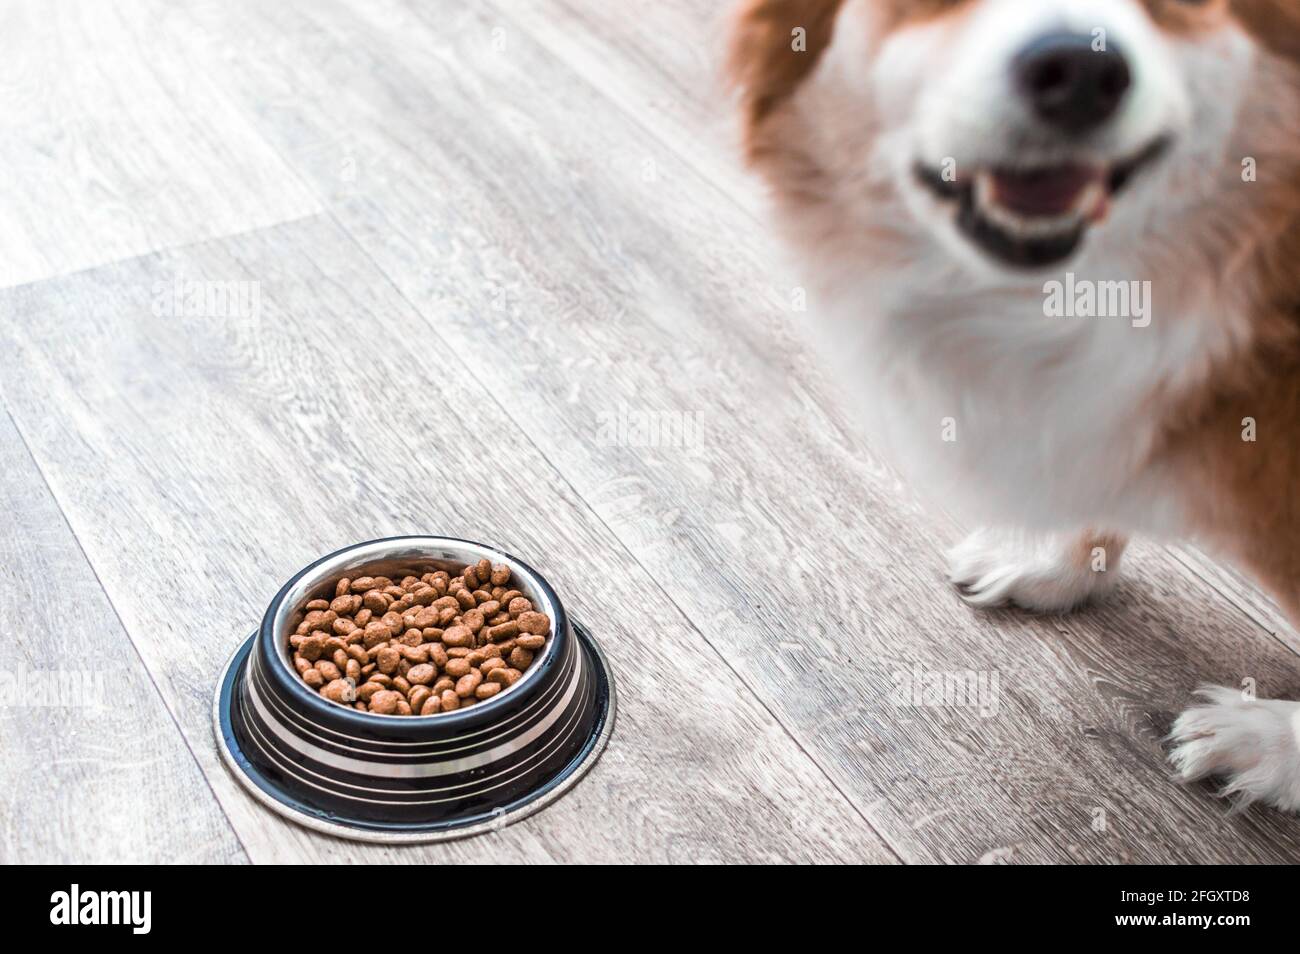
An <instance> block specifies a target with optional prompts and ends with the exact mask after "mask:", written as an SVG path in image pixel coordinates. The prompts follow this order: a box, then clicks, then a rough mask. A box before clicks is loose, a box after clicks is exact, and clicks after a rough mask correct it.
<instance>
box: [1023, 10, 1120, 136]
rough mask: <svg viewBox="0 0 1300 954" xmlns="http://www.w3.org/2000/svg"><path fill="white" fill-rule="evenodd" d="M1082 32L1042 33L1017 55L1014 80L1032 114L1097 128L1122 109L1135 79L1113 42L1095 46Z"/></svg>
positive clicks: (1080, 129)
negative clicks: (1126, 94)
mask: <svg viewBox="0 0 1300 954" xmlns="http://www.w3.org/2000/svg"><path fill="white" fill-rule="evenodd" d="M1093 44H1094V41H1093V38H1092V37H1091V36H1088V35H1087V34H1083V33H1052V34H1049V35H1047V36H1043V37H1039V38H1038V39H1037V40H1035V41H1034V42H1033V43H1031V44H1029V46H1027V47H1025V49H1023V50H1021V52H1020V54H1019V55H1018V56H1017V57H1016V62H1015V73H1016V82H1017V84H1018V85H1019V87H1020V92H1021V94H1022V95H1023V96H1024V97H1025V98H1026V99H1027V100H1028V101H1029V104H1030V105H1031V106H1032V107H1033V110H1034V113H1035V114H1036V115H1037V116H1038V117H1039V118H1040V119H1042V120H1043V121H1044V122H1046V123H1050V124H1051V125H1053V126H1055V127H1057V128H1058V129H1062V130H1064V131H1065V132H1068V133H1073V134H1079V133H1085V132H1088V131H1090V130H1093V129H1096V128H1097V127H1098V126H1100V125H1101V124H1102V123H1104V122H1105V121H1106V120H1108V119H1110V118H1111V116H1113V115H1115V111H1116V110H1117V109H1118V108H1119V104H1120V102H1121V100H1123V99H1124V94H1125V93H1126V92H1128V88H1129V86H1130V85H1131V84H1132V81H1133V76H1132V74H1131V73H1130V72H1129V68H1128V60H1126V59H1125V58H1124V54H1123V53H1121V52H1120V51H1119V50H1118V49H1116V48H1115V47H1114V46H1113V45H1111V44H1110V43H1107V45H1106V47H1105V48H1104V49H1102V50H1096V49H1093Z"/></svg>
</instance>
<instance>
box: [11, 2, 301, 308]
mask: <svg viewBox="0 0 1300 954" xmlns="http://www.w3.org/2000/svg"><path fill="white" fill-rule="evenodd" d="M167 16H168V14H167V11H166V8H165V7H160V6H157V5H153V4H146V3H139V2H127V3H102V2H98V0H11V2H8V3H5V4H4V5H3V8H2V9H0V63H3V64H4V65H3V67H0V169H3V170H4V175H5V187H4V188H3V189H0V222H3V223H4V227H3V228H0V287H3V286H6V285H16V284H20V283H23V282H30V281H36V280H39V279H41V278H47V277H49V276H51V275H58V274H63V273H66V272H71V271H76V270H78V269H82V268H88V267H90V266H94V265H99V264H102V263H104V262H110V261H114V260H116V259H120V258H125V257H129V256H132V255H138V254H140V253H142V252H149V251H152V250H154V249H157V248H162V247H165V246H169V245H179V244H183V243H185V242H191V241H195V240H198V239H204V238H210V237H212V236H217V235H224V234H228V233H232V232H239V231H243V230H245V229H249V228H257V227H261V226H265V225H270V224H272V223H275V222H282V221H286V220H289V219H293V218H297V217H299V216H302V215H307V214H311V213H315V212H318V211H319V205H318V203H317V202H316V201H315V200H314V199H313V198H312V197H311V195H310V194H309V193H308V192H307V191H306V190H304V188H303V186H302V183H301V182H300V181H299V180H298V179H297V178H296V177H295V176H294V174H293V173H292V172H291V171H290V170H289V169H287V168H286V167H285V165H284V164H283V163H282V162H281V161H280V159H279V157H277V156H276V155H275V153H274V152H273V151H272V150H271V149H270V148H268V146H267V145H266V143H265V142H263V141H262V140H261V139H260V138H259V137H258V136H257V135H256V133H254V132H253V130H252V128H251V127H250V126H249V124H248V123H247V121H246V120H245V118H244V117H243V116H242V115H241V114H240V112H239V111H238V110H236V109H234V108H233V107H232V106H231V104H230V103H228V102H227V101H226V100H225V99H224V98H223V96H222V95H221V93H220V92H219V91H218V90H217V88H216V87H215V85H214V84H213V83H212V81H211V76H210V73H209V71H207V70H196V69H194V68H193V65H192V64H191V63H189V62H188V61H187V59H186V57H185V54H184V50H183V47H182V46H181V45H180V44H178V43H176V42H175V41H174V40H173V39H172V37H171V36H169V35H168V34H167V33H166V30H165V28H164V24H165V21H166V19H167ZM216 66H217V68H218V69H220V65H219V64H217V65H216Z"/></svg>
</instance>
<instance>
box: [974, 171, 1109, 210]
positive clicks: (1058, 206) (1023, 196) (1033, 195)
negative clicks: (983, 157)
mask: <svg viewBox="0 0 1300 954" xmlns="http://www.w3.org/2000/svg"><path fill="white" fill-rule="evenodd" d="M1101 178H1102V175H1101V173H1100V172H1099V171H1098V170H1096V169H1092V168H1089V167H1087V166H1074V165H1069V166H1056V167H1054V168H1051V169H1035V170H1033V171H1031V172H1025V171H1015V170H1009V169H1003V170H995V171H994V172H993V174H992V179H993V197H992V198H993V201H994V202H996V203H997V204H998V205H1001V206H1003V207H1005V208H1007V209H1009V210H1011V211H1012V212H1016V213H1018V214H1019V215H1023V216H1058V215H1064V214H1065V213H1067V212H1069V211H1071V210H1073V209H1074V208H1075V207H1076V206H1077V205H1078V203H1079V200H1080V198H1081V197H1082V196H1083V193H1084V191H1085V190H1086V189H1087V188H1088V187H1089V186H1091V185H1093V184H1094V183H1098V182H1100V181H1101Z"/></svg>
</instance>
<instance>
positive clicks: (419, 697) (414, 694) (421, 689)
mask: <svg viewBox="0 0 1300 954" xmlns="http://www.w3.org/2000/svg"><path fill="white" fill-rule="evenodd" d="M431 695H433V693H432V692H431V691H430V690H429V687H428V686H413V687H412V688H411V691H410V692H409V693H407V695H406V698H407V699H408V700H409V701H410V703H411V711H412V712H419V711H420V709H421V708H422V707H423V706H424V701H425V700H426V699H428V698H429V697H430V696H431Z"/></svg>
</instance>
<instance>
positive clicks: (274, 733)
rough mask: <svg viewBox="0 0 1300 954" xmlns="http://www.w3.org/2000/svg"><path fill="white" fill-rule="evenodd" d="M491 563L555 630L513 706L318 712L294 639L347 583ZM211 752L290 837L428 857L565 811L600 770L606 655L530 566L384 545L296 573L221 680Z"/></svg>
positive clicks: (606, 722) (422, 542) (445, 546)
mask: <svg viewBox="0 0 1300 954" xmlns="http://www.w3.org/2000/svg"><path fill="white" fill-rule="evenodd" d="M482 558H486V559H488V560H490V561H491V562H493V563H505V564H506V565H508V566H509V567H510V569H511V574H512V585H513V586H514V587H516V588H517V589H519V590H521V591H522V592H523V593H524V595H525V596H527V597H528V598H529V599H530V600H531V601H532V602H533V605H534V606H535V607H536V608H537V609H538V610H540V611H541V612H544V613H546V615H547V616H549V617H550V618H551V621H552V633H551V638H550V640H549V641H548V642H547V644H546V646H545V647H544V648H543V649H542V650H541V651H540V653H539V655H538V657H537V659H536V660H534V662H533V665H532V666H531V667H529V669H528V670H526V671H525V673H524V675H523V677H522V678H521V679H519V680H518V681H517V682H516V683H515V684H514V685H513V686H512V687H511V688H510V689H509V691H507V692H503V693H500V694H499V695H497V696H494V697H493V698H491V699H488V700H486V701H484V702H480V703H479V704H478V705H475V706H471V707H469V708H467V709H458V710H456V711H453V712H444V713H440V714H438V715H431V716H384V715H377V714H374V713H369V712H360V711H357V710H356V709H350V708H347V707H345V706H341V705H336V704H335V703H332V702H329V701H328V700H326V699H324V698H322V697H321V696H320V695H318V694H317V693H316V692H314V691H313V690H312V689H310V688H309V687H308V686H306V685H305V684H304V683H303V682H302V680H301V679H300V678H299V677H298V674H297V673H296V672H295V671H294V668H293V664H292V660H291V657H290V650H289V634H290V633H292V632H293V631H294V629H295V628H296V627H297V625H298V623H299V621H301V619H302V618H303V616H304V614H305V613H306V609H305V607H306V604H307V603H308V602H309V601H311V600H313V599H318V598H324V599H329V598H331V597H332V596H333V595H334V592H333V583H334V581H335V580H337V579H338V578H339V577H341V576H349V577H354V578H355V577H357V576H363V575H365V576H387V577H391V578H392V579H401V578H402V577H404V576H408V575H415V576H420V575H422V574H424V573H427V572H429V571H431V570H437V569H443V570H447V571H448V572H453V573H458V572H459V571H460V569H461V567H463V566H465V565H466V564H469V563H474V562H476V561H478V560H480V559H482ZM213 719H214V729H215V732H216V736H217V740H218V747H219V748H220V750H221V754H222V757H223V759H224V761H225V762H226V765H227V766H228V767H229V768H230V770H231V771H232V772H233V773H234V775H235V777H236V778H237V779H238V780H239V781H240V782H241V783H242V784H243V785H244V787H245V788H247V789H248V790H249V791H250V792H251V793H252V794H253V795H254V797H256V798H257V799H258V800H259V801H261V802H262V803H263V804H265V805H267V806H268V807H269V808H271V809H273V810H275V811H277V812H280V813H281V814H283V815H285V816H286V817H289V818H291V819H293V820H294V821H296V822H298V823H300V824H303V825H306V826H307V827H310V828H315V829H317V830H321V831H327V832H329V833H331V834H334V835H339V836H342V837H347V838H354V839H360V840H365V841H382V842H402V841H435V840H439V839H443V838H453V837H462V836H465V835H470V834H474V833H476V832H478V831H482V830H486V829H491V828H497V827H500V826H502V825H505V824H508V823H509V822H511V821H514V820H516V819H518V818H521V817H523V816H524V815H527V814H530V813H531V812H534V811H537V810H538V809H539V808H542V807H543V806H545V805H546V804H547V803H549V802H550V801H552V800H554V799H555V798H558V797H559V796H560V795H561V794H562V793H563V792H564V791H565V790H567V788H568V787H569V786H571V785H572V784H573V783H574V782H575V781H576V780H577V778H578V777H579V776H580V775H581V773H582V772H583V771H585V770H586V769H587V768H589V767H590V766H591V765H592V763H593V762H594V761H595V760H596V757H597V756H598V755H599V754H600V751H601V749H602V748H603V747H604V745H605V742H606V741H607V740H608V738H609V733H610V731H611V730H612V728H613V724H614V687H613V682H612V680H611V678H610V674H609V670H608V667H607V665H606V663H605V659H604V656H603V655H602V654H601V652H600V649H599V648H598V647H597V646H596V643H595V642H594V641H593V640H592V638H591V636H590V634H589V633H587V631H586V630H585V629H584V628H583V627H581V626H579V625H578V624H576V623H574V622H572V621H571V620H570V619H569V617H568V615H567V614H566V613H565V611H564V606H563V605H562V604H561V603H560V599H559V597H558V596H557V595H556V594H555V591H554V590H553V589H552V588H551V586H550V584H548V583H547V582H546V580H545V579H543V578H542V577H541V575H540V574H538V573H537V572H536V571H535V570H533V569H532V568H531V567H530V566H528V565H527V564H525V563H523V562H522V561H521V560H519V559H517V558H516V557H513V556H511V555H510V554H508V553H502V552H501V551H499V550H496V549H494V548H492V547H489V546H485V545H483V544H481V543H471V542H470V541H467V540H457V539H454V538H451V537H423V536H421V537H391V538H388V539H385V540H373V541H370V542H368V543H361V544H357V545H356V546H351V547H347V548H345V549H343V550H339V551H338V552H336V553H331V554H330V555H329V556H327V557H324V558H323V559H321V560H318V561H316V562H315V563H313V564H312V565H311V566H308V567H307V568H305V569H303V570H301V571H299V572H298V573H297V574H296V575H295V576H294V577H293V579H291V580H289V582H288V583H286V584H285V585H284V587H283V588H282V589H281V590H280V592H279V593H277V594H276V596H275V599H273V600H272V601H271V605H270V606H269V607H267V610H266V615H265V616H263V617H262V625H261V627H260V628H259V629H258V630H257V632H255V633H253V635H252V636H250V637H249V639H248V640H247V642H245V643H244V644H243V645H242V646H240V647H239V649H237V650H236V651H235V653H234V655H233V656H232V657H231V658H230V661H229V662H228V663H227V664H226V669H225V671H224V673H223V674H222V676H221V679H220V680H219V682H218V685H217V696H216V701H215V705H214V709H213Z"/></svg>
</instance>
